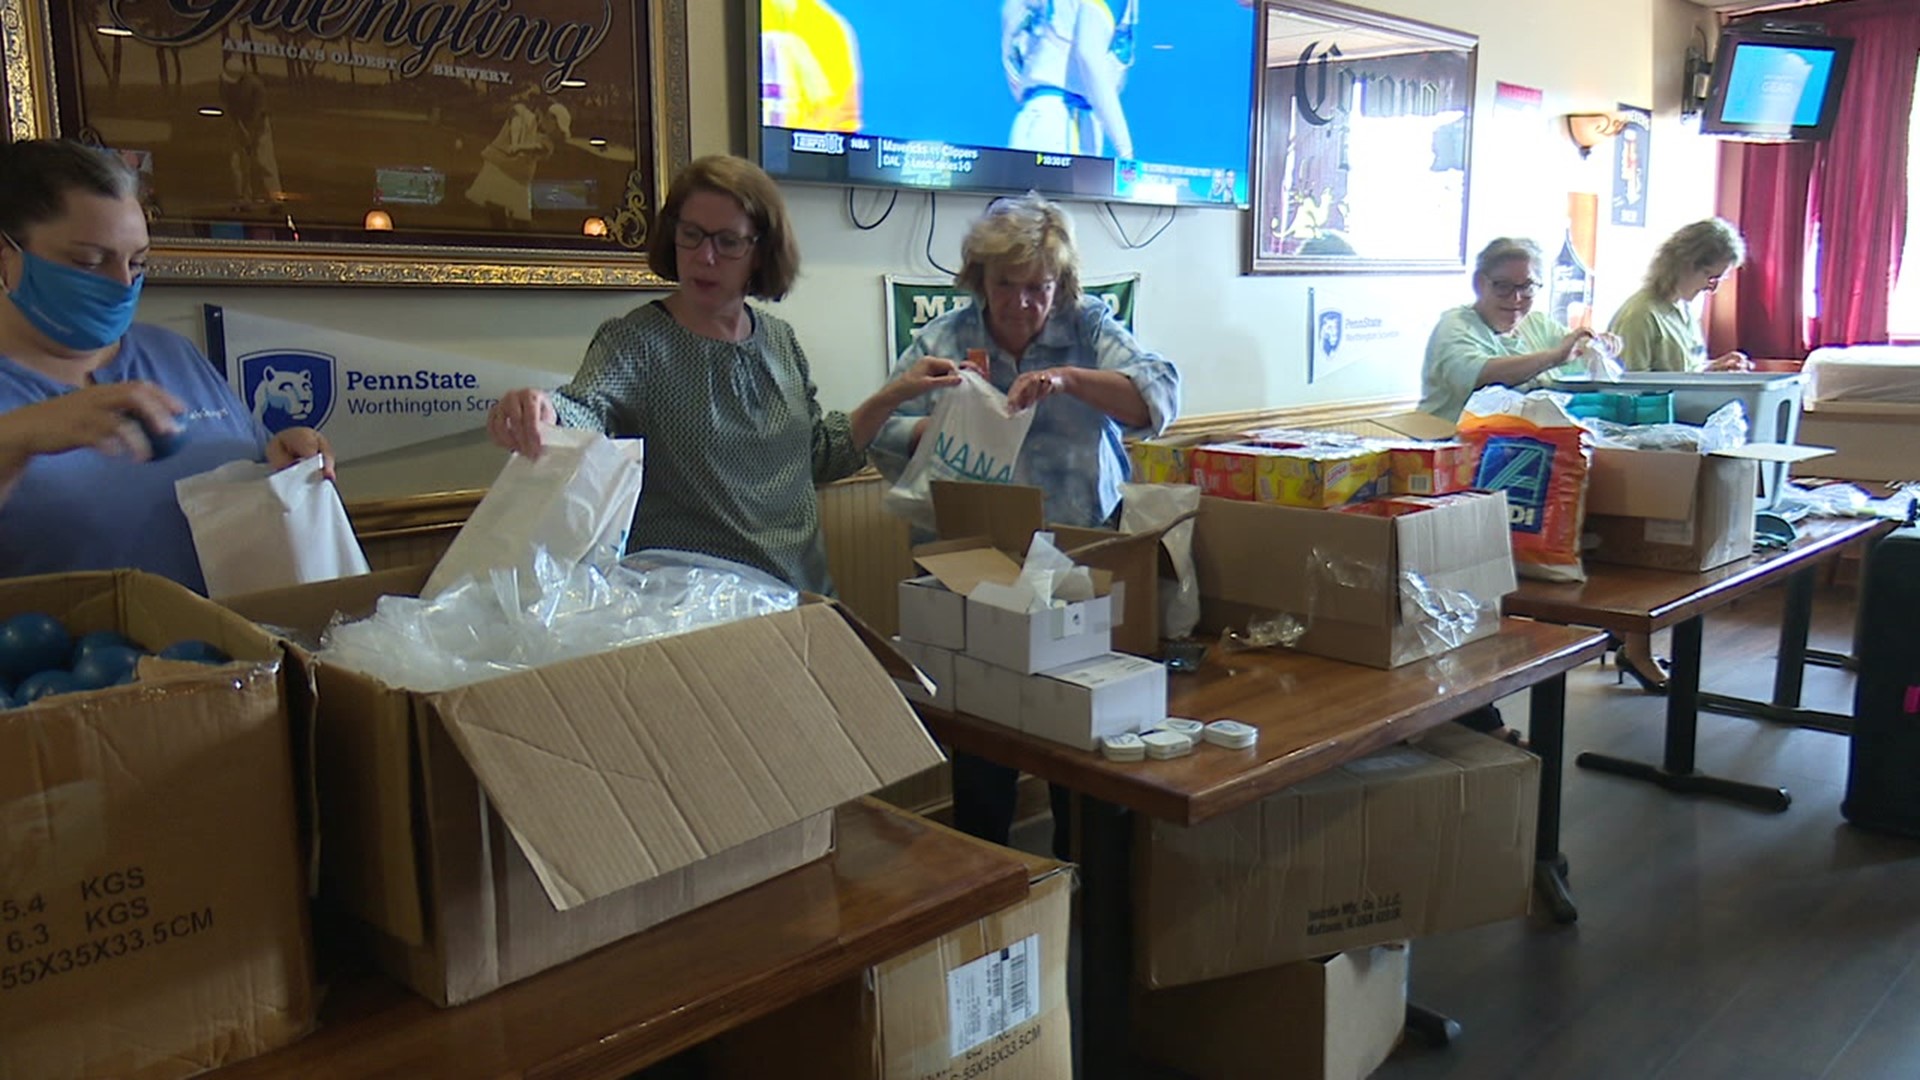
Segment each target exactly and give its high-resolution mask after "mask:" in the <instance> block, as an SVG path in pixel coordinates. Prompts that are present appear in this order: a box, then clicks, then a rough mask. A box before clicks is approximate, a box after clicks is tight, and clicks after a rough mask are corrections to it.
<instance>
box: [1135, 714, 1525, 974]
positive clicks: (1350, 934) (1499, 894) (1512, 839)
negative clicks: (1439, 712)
mask: <svg viewBox="0 0 1920 1080" xmlns="http://www.w3.org/2000/svg"><path fill="white" fill-rule="evenodd" d="M1539 791H1540V759H1539V758H1536V757H1534V756H1533V755H1532V754H1530V753H1527V752H1526V751H1524V750H1521V749H1519V748H1517V747H1513V746H1508V745H1507V744H1506V743H1504V742H1501V741H1499V740H1498V739H1492V738H1488V737H1487V736H1485V735H1481V734H1478V733H1475V732H1472V731H1468V730H1467V729H1465V728H1463V727H1459V726H1458V725H1454V724H1442V725H1440V726H1439V727H1437V728H1435V729H1433V730H1432V731H1430V732H1428V733H1426V734H1425V735H1423V736H1422V737H1421V738H1420V739H1419V740H1418V741H1416V742H1414V743H1411V744H1403V745H1399V746H1394V747H1390V748H1388V749H1386V750H1383V751H1381V752H1379V753H1377V754H1373V755H1370V756H1368V757H1365V758H1361V759H1359V760H1358V761H1353V762H1349V763H1348V764H1346V765H1344V766H1342V767H1340V768H1338V769H1335V770H1333V771H1331V772H1328V773H1325V774H1323V775H1321V776H1317V777H1315V778H1313V779H1311V780H1307V781H1304V782H1302V783H1299V784H1296V785H1294V786H1293V787H1291V788H1288V789H1287V790H1285V791H1282V792H1280V793H1278V794H1276V795H1273V796H1270V797H1268V798H1266V799H1263V800H1261V801H1260V802H1258V803H1255V804H1253V805H1251V806H1247V807H1244V808H1243V809H1241V810H1238V811H1235V812H1233V813H1230V814H1227V815H1225V816H1222V817H1219V818H1215V819H1213V820H1212V821H1208V822H1206V823H1205V824H1202V825H1197V826H1193V827H1184V826H1180V825H1176V824H1173V823H1171V822H1166V821H1142V822H1141V823H1140V824H1139V825H1138V827H1137V831H1138V835H1137V837H1136V839H1135V842H1134V850H1135V857H1134V923H1135V927H1136V929H1135V935H1134V937H1135V941H1136V942H1137V943H1138V944H1137V945H1136V947H1135V954H1134V955H1135V959H1136V968H1137V972H1138V975H1139V979H1140V981H1141V983H1142V984H1143V985H1145V986H1146V987H1148V988H1150V989H1163V988H1166V987H1171V986H1185V985H1187V984H1190V983H1199V982H1207V981H1209V980H1212V979H1223V978H1226V977H1227V976H1229V975H1239V974H1242V973H1244V972H1249V971H1259V970H1261V969H1263V968H1270V967H1274V966H1275V965H1278V964H1284V963H1288V962H1291V961H1294V960H1305V959H1309V958H1311V957H1316V956H1325V955H1327V954H1328V953H1330V952H1342V951H1345V950H1348V949H1358V948H1362V947H1364V946H1368V945H1379V944H1382V943H1384V942H1389V941H1401V940H1406V939H1409V938H1420V937H1425V936H1427V935H1429V934H1438V933H1442V932H1444V931H1448V930H1460V929H1464V928H1466V927H1469V926H1478V925H1480V924H1481V923H1488V922H1495V921H1497V920H1500V919H1508V918H1514V917H1517V916H1521V915H1525V914H1526V913H1527V910H1528V904H1529V903H1530V901H1531V897H1532V893H1533V863H1534V851H1533V840H1534V828H1535V823H1536V820H1537V818H1536V811H1537V801H1538V795H1539Z"/></svg>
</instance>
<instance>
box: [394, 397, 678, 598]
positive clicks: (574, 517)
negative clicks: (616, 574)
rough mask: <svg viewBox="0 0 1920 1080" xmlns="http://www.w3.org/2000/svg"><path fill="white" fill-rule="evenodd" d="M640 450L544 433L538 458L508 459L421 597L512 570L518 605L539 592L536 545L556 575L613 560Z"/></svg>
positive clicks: (629, 508) (633, 501)
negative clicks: (544, 441)
mask: <svg viewBox="0 0 1920 1080" xmlns="http://www.w3.org/2000/svg"><path fill="white" fill-rule="evenodd" d="M643 449H644V448H643V445H642V441H641V440H639V439H609V438H607V437H606V436H605V435H601V434H599V433H597V432H591V431H579V430H575V429H571V428H559V429H556V430H553V431H550V432H548V433H547V448H546V450H545V452H543V453H542V454H541V455H540V458H539V460H537V461H535V460H531V459H529V458H526V457H523V456H521V455H519V454H515V455H513V456H512V457H510V458H508V459H507V464H506V467H505V468H503V469H501V470H500V476H499V477H498V478H497V479H496V480H494V482H493V486H492V487H490V488H488V489H487V495H486V497H485V498H483V499H481V500H480V505H479V506H476V507H474V509H473V514H472V516H470V517H468V518H467V523H466V524H465V525H463V526H461V528H460V533H459V535H457V536H455V537H454V538H453V544H452V545H451V546H450V547H448V548H447V553H446V555H444V556H442V557H441V559H440V565H438V566H436V567H434V568H433V574H432V576H430V577H428V578H427V586H426V588H424V589H422V590H421V591H420V595H421V596H423V597H426V598H428V599H431V598H433V597H435V596H438V595H440V594H441V593H442V592H445V591H446V590H447V589H449V588H451V587H453V586H454V585H455V584H457V583H458V582H459V581H460V580H461V579H463V578H468V577H471V578H474V579H476V580H479V581H488V580H490V579H492V578H493V577H494V572H495V571H502V572H504V571H508V570H511V571H513V578H512V581H511V583H512V584H513V585H514V586H515V587H516V589H517V592H518V599H517V602H511V603H509V605H508V606H509V607H511V608H516V609H517V608H520V607H523V606H525V605H527V604H529V603H532V602H534V601H535V600H537V599H539V598H540V596H541V592H542V589H541V578H540V577H539V576H538V575H536V574H535V573H534V567H533V556H534V552H535V551H536V550H541V549H544V550H545V551H546V552H547V553H548V555H549V556H550V557H551V558H552V559H553V561H554V562H555V563H556V564H557V565H558V567H559V570H560V573H561V575H562V576H564V575H565V574H566V573H567V572H569V571H571V570H572V569H573V567H575V566H577V565H579V564H580V563H582V562H590V563H592V564H593V565H596V566H599V567H602V568H606V567H611V566H612V565H613V564H614V563H616V562H619V561H620V557H621V556H622V555H624V554H626V547H627V533H628V531H629V530H631V529H632V528H633V512H634V509H635V508H636V507H637V506H639V504H640V480H641V476H642V472H641V466H642V460H643Z"/></svg>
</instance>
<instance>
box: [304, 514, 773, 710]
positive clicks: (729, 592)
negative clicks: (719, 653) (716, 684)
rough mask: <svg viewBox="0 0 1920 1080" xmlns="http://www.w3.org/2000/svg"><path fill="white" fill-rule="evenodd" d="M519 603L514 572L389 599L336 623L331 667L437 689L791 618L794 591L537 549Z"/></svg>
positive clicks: (735, 574) (686, 567)
mask: <svg viewBox="0 0 1920 1080" xmlns="http://www.w3.org/2000/svg"><path fill="white" fill-rule="evenodd" d="M531 571H532V573H533V575H534V577H535V579H536V580H537V588H536V589H534V590H532V591H533V592H534V596H533V597H531V598H527V597H522V596H521V588H522V583H521V581H520V579H519V573H520V572H525V568H521V569H520V571H519V572H516V568H513V567H508V568H503V569H501V570H497V571H495V572H494V573H493V574H492V575H491V577H490V579H489V580H485V581H481V580H478V579H475V578H472V577H468V578H463V579H461V580H460V581H458V582H456V583H455V584H454V585H452V586H451V587H449V588H447V589H446V590H445V591H443V592H441V593H440V594H439V595H438V596H435V597H433V598H432V599H419V598H415V597H405V596H388V597H384V598H382V599H381V601H380V603H379V607H378V609H377V610H376V611H375V613H374V614H373V615H372V616H371V617H369V618H366V619H362V620H358V621H354V622H347V621H337V622H336V623H335V624H334V625H332V626H330V627H328V629H327V632H326V634H325V635H324V637H323V639H322V650H321V653H320V656H321V658H322V659H323V660H325V661H326V662H328V663H332V664H338V665H340V666H342V667H346V668H350V669H352V670H355V671H359V672H362V673H364V674H367V675H371V676H373V677H374V678H377V679H379V680H381V681H382V682H385V683H387V684H389V685H391V686H398V687H404V688H406V689H411V690H423V691H437V690H448V689H452V688H454V687H456V686H464V685H467V684H469V683H475V682H480V681H482V680H484V679H490V678H495V677H497V676H500V675H505V674H508V673H509V672H514V671H521V670H524V669H527V668H532V667H540V666H543V665H546V664H552V663H555V662H558V661H561V660H568V659H572V658H575V657H580V656H587V655H591V654H593V653H599V652H605V651H607V650H610V649H617V648H622V647H625V646H629V645H637V644H639V643H641V642H643V641H650V640H653V639H655V638H661V637H667V636H670V635H673V634H683V633H687V632H688V631H691V630H698V629H701V628H702V627H707V626H716V625H719V624H721V623H726V622H733V621H735V620H738V619H745V618H751V617H754V616H757V615H767V614H772V613H773V612H777V611H790V610H792V609H793V608H794V607H796V606H798V604H799V601H800V596H799V593H798V592H797V591H795V590H794V589H793V588H791V587H790V586H788V585H785V584H783V583H781V582H780V581H777V580H775V579H774V578H772V577H770V576H768V575H766V574H764V573H761V572H760V571H758V570H754V569H753V568H751V567H747V566H741V565H739V564H737V563H730V562H727V561H725V560H722V559H716V558H713V557H711V556H706V555H698V554H693V553H691V552H682V551H658V550H655V551H641V552H636V553H634V554H632V555H629V556H627V557H626V558H625V559H623V560H621V561H620V562H619V563H618V564H617V565H616V566H614V567H612V568H610V569H608V570H606V571H602V570H600V569H599V568H597V567H595V566H592V565H590V564H587V563H579V564H575V565H573V566H571V567H570V568H568V567H564V566H563V565H562V564H561V563H559V562H557V561H556V560H555V559H554V558H553V557H552V556H551V555H549V554H548V552H547V551H546V550H545V549H544V548H540V549H536V550H535V552H534V555H533V559H532V562H531Z"/></svg>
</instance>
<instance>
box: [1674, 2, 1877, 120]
mask: <svg viewBox="0 0 1920 1080" xmlns="http://www.w3.org/2000/svg"><path fill="white" fill-rule="evenodd" d="M1852 55H1853V40H1852V39H1851V38H1836V37H1827V36H1825V35H1823V34H1820V33H1817V32H1801V31H1793V30H1772V29H1749V28H1742V27H1738V26H1735V27H1731V28H1729V29H1727V30H1726V31H1725V32H1724V33H1722V34H1721V35H1720V49H1719V51H1718V52H1717V53H1715V54H1714V59H1713V74H1712V77H1711V79H1710V80H1709V86H1708V90H1707V105H1706V109H1705V110H1704V112H1703V113H1702V115H1701V118H1700V131H1701V132H1702V133H1703V134H1707V135H1726V136H1732V137H1734V138H1744V139H1754V140H1760V141H1771V142H1785V141H1791V140H1801V139H1824V138H1826V137H1827V136H1828V135H1829V134H1831V133H1832V131H1833V120H1834V117H1836V116H1838V115H1839V111H1840V92H1841V89H1842V88H1843V87H1844V86H1845V84H1846V81H1847V61H1848V59H1849V58H1851V57H1852Z"/></svg>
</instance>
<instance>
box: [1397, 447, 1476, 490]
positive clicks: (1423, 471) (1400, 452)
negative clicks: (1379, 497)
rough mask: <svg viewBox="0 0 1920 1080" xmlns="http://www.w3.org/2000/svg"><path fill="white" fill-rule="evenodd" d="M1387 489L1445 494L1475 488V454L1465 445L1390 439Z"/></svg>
mask: <svg viewBox="0 0 1920 1080" xmlns="http://www.w3.org/2000/svg"><path fill="white" fill-rule="evenodd" d="M1379 446H1380V448H1381V449H1383V450H1385V451H1386V453H1387V461H1388V466H1387V473H1388V481H1387V487H1388V490H1389V491H1390V492H1391V493H1392V494H1395V495H1445V494H1447V493H1449V492H1454V491H1467V490H1470V489H1472V487H1473V451H1472V450H1471V449H1470V448H1468V446H1467V444H1466V443H1463V442H1452V441H1449V442H1414V441H1412V440H1390V441H1386V442H1382V443H1380V444H1379Z"/></svg>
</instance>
